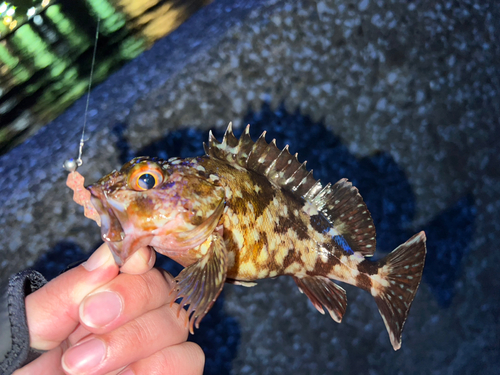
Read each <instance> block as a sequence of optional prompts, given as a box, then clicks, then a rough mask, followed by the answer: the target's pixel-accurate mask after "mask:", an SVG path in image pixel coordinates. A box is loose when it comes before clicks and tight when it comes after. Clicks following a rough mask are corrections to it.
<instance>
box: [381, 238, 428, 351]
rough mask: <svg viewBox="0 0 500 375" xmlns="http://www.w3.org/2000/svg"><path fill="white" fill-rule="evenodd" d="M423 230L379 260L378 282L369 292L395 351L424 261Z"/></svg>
mask: <svg viewBox="0 0 500 375" xmlns="http://www.w3.org/2000/svg"><path fill="white" fill-rule="evenodd" d="M425 240H426V238H425V233H424V232H420V233H417V234H415V235H414V236H413V237H412V238H410V239H409V240H408V241H406V242H405V243H404V244H402V245H399V246H398V247H397V248H396V249H395V250H394V251H393V252H392V253H390V254H389V255H387V256H386V257H385V258H384V259H381V260H380V261H379V262H378V263H379V270H378V273H377V275H373V276H372V279H375V278H376V280H377V281H379V283H378V285H377V287H374V288H372V295H373V296H374V297H375V301H376V302H377V306H378V310H379V311H380V315H382V319H383V320H384V323H385V327H386V328H387V332H388V333H389V338H390V339H391V344H392V346H393V348H394V350H398V349H399V348H401V334H402V332H403V326H404V324H405V321H406V318H407V316H408V312H409V310H410V306H411V303H412V301H413V298H415V294H416V293H417V289H418V286H419V284H420V280H421V278H422V271H423V269H424V262H425V253H426V249H425Z"/></svg>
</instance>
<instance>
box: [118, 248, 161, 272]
mask: <svg viewBox="0 0 500 375" xmlns="http://www.w3.org/2000/svg"><path fill="white" fill-rule="evenodd" d="M155 261H156V252H155V251H154V250H153V249H152V248H150V247H149V246H146V247H141V248H140V249H139V250H137V251H136V252H135V253H134V254H132V256H131V257H130V258H129V259H127V261H126V262H125V264H124V265H123V266H121V268H120V271H121V272H123V273H128V274H131V275H140V274H143V273H146V272H147V271H149V270H150V269H151V268H153V266H154V265H155Z"/></svg>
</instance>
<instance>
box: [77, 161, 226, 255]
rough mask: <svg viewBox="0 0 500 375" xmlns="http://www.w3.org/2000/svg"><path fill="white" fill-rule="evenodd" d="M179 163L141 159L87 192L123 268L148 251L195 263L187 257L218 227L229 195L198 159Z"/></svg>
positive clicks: (105, 239)
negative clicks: (143, 249) (137, 254)
mask: <svg viewBox="0 0 500 375" xmlns="http://www.w3.org/2000/svg"><path fill="white" fill-rule="evenodd" d="M178 160H180V159H175V160H172V159H170V160H169V161H165V160H161V159H158V158H148V157H139V158H135V159H133V160H131V161H130V162H128V163H127V164H125V165H124V166H123V167H122V168H121V169H120V170H119V171H113V172H111V173H110V174H108V175H106V176H104V177H103V178H101V179H100V180H99V181H97V182H96V183H95V184H92V185H90V186H88V187H87V189H88V190H89V191H90V193H91V198H90V199H91V202H92V205H93V206H94V207H95V209H96V210H97V212H98V214H99V216H100V218H101V236H102V239H103V240H104V241H105V242H107V243H108V245H109V247H110V249H111V251H112V252H113V255H114V258H115V261H116V262H117V264H118V265H122V264H123V263H124V262H125V261H126V260H127V259H128V258H129V257H130V256H131V255H132V254H133V253H134V252H136V251H137V250H138V249H139V248H141V247H144V246H152V247H154V248H155V250H156V251H158V252H161V253H163V254H166V255H168V256H170V257H172V258H174V259H175V258H179V259H181V260H183V262H184V263H190V262H191V261H194V259H191V258H193V256H188V255H187V252H188V251H189V250H190V249H193V248H194V247H196V246H198V245H199V244H201V243H202V242H203V241H205V239H206V238H207V237H208V236H209V235H210V234H211V232H212V231H213V230H214V229H215V227H216V226H217V222H218V220H219V217H220V216H221V215H222V212H223V208H224V189H223V188H222V187H220V186H217V185H215V184H214V183H213V182H212V181H210V180H209V179H207V178H206V176H204V174H203V173H202V170H203V168H200V167H199V165H198V164H197V161H196V159H184V160H185V162H184V163H181V162H176V161H178ZM188 258H189V259H188ZM176 260H177V259H176ZM181 263H182V262H181Z"/></svg>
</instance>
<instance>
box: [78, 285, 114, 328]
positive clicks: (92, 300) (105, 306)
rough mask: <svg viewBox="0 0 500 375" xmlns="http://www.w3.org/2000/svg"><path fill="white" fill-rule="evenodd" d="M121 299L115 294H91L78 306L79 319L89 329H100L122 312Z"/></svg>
mask: <svg viewBox="0 0 500 375" xmlns="http://www.w3.org/2000/svg"><path fill="white" fill-rule="evenodd" d="M122 308H123V303H122V299H121V298H120V296H119V295H118V294H116V293H115V292H110V291H104V292H98V293H95V294H91V295H90V296H88V297H86V298H85V299H84V300H83V302H82V304H81V305H80V319H81V321H82V322H83V323H85V324H86V325H87V326H89V327H94V328H100V327H104V326H106V325H108V324H109V323H111V322H112V321H113V320H115V319H116V318H118V317H119V316H120V314H121V312H122Z"/></svg>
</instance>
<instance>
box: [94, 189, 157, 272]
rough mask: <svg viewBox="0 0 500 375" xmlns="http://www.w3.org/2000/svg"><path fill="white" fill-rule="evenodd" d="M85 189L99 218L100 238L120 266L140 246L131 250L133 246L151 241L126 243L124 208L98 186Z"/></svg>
mask: <svg viewBox="0 0 500 375" xmlns="http://www.w3.org/2000/svg"><path fill="white" fill-rule="evenodd" d="M87 189H88V190H89V191H90V193H91V197H90V200H91V202H92V205H93V206H94V208H95V209H96V211H97V213H98V214H99V216H100V217H101V238H102V239H103V241H104V242H106V243H107V244H108V246H109V248H110V249H111V251H112V253H113V257H114V259H115V262H116V263H117V264H118V265H119V266H121V265H123V263H124V262H125V261H126V260H127V259H128V258H129V257H130V256H131V255H132V254H133V253H134V252H135V250H137V249H138V247H141V246H134V249H132V248H131V246H130V245H131V244H132V242H133V243H134V244H135V245H142V246H147V245H148V244H149V242H150V241H151V239H148V238H144V239H142V241H137V239H136V240H135V241H127V237H130V236H129V235H126V233H125V230H124V226H123V224H124V223H125V221H126V219H127V212H126V209H125V206H124V205H123V204H122V203H120V202H118V201H116V200H114V199H112V198H109V197H107V195H106V193H105V192H104V191H103V190H102V188H101V187H100V186H95V185H90V186H88V187H87Z"/></svg>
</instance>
